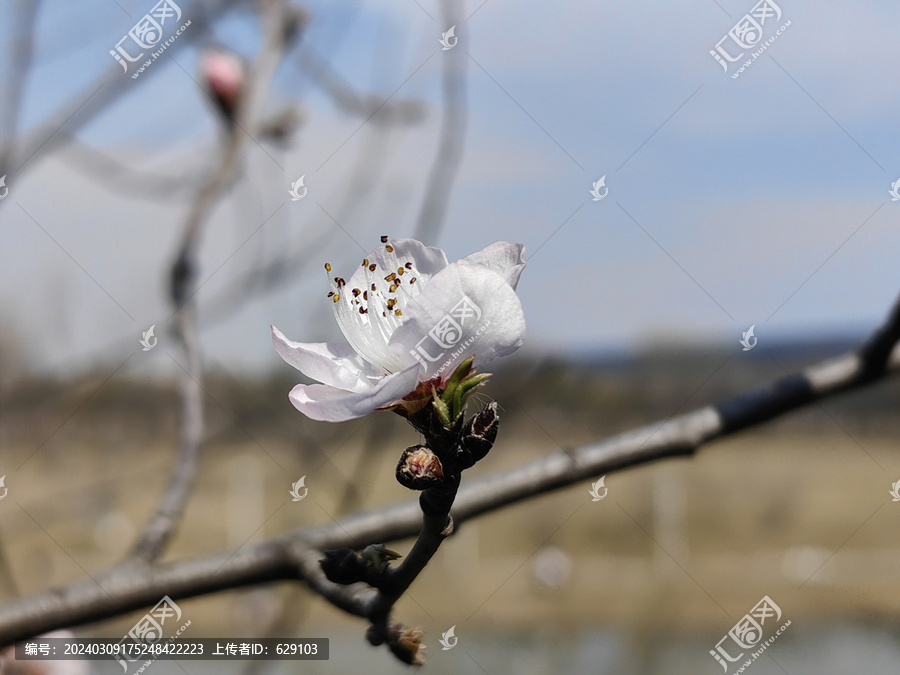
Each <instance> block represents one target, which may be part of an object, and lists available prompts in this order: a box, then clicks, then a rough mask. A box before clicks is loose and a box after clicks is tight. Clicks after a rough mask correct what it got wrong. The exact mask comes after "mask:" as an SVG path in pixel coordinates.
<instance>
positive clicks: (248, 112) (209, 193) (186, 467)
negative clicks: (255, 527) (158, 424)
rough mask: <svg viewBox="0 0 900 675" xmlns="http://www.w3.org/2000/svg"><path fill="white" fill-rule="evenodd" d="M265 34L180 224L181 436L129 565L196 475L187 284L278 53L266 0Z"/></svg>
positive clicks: (278, 27)
mask: <svg viewBox="0 0 900 675" xmlns="http://www.w3.org/2000/svg"><path fill="white" fill-rule="evenodd" d="M263 7H264V9H263V19H264V21H263V24H264V26H265V29H264V30H265V34H264V37H263V44H262V46H261V47H260V51H259V54H258V55H257V57H256V59H255V61H254V63H253V64H252V66H251V67H250V69H249V75H248V78H247V80H248V83H249V85H248V86H249V89H248V90H247V91H245V92H244V94H243V97H242V100H241V101H240V102H239V104H238V105H239V107H238V111H237V115H236V122H235V123H234V124H233V125H232V127H231V128H230V129H229V134H228V136H227V141H226V143H227V145H226V148H225V152H224V153H223V157H222V161H221V163H220V165H219V167H218V169H217V170H216V172H215V174H214V175H213V176H212V178H211V179H210V180H209V181H208V182H207V183H206V184H205V185H204V186H203V187H202V188H201V189H200V191H199V192H198V193H197V197H196V199H195V200H194V202H193V204H192V206H191V210H190V213H189V214H188V216H187V219H186V220H185V224H184V230H183V232H184V234H183V236H182V240H181V245H180V247H179V250H178V254H177V255H176V257H175V261H174V263H173V264H172V268H171V272H170V288H171V301H172V304H173V306H174V308H175V312H174V322H175V333H176V335H177V337H178V338H179V340H180V342H181V344H182V347H183V349H184V353H185V357H186V359H187V367H186V368H182V373H181V376H180V381H181V395H182V399H181V400H182V433H181V446H180V451H179V455H178V459H177V461H176V463H175V466H174V467H173V470H172V475H171V478H170V479H169V484H168V487H167V489H166V492H165V494H164V495H163V498H162V499H161V500H160V503H159V506H158V507H157V510H156V513H155V514H154V515H153V517H152V518H151V520H150V522H149V524H148V525H147V527H146V528H145V529H144V532H143V534H142V536H141V538H140V540H139V541H138V543H137V545H136V546H135V548H134V551H133V553H132V555H131V558H130V562H135V561H137V562H144V563H147V562H152V561H153V560H155V559H156V558H158V557H159V555H160V554H161V553H162V551H163V550H164V548H165V546H166V544H167V543H168V542H169V540H170V539H171V537H172V535H173V534H174V532H175V529H176V528H177V526H178V523H179V521H180V520H181V516H182V514H183V513H184V508H185V506H186V505H187V502H188V499H189V497H190V494H191V488H192V487H193V485H194V481H195V479H196V475H197V465H198V460H199V455H200V448H201V445H202V441H203V429H204V421H203V386H202V383H201V381H202V377H203V374H202V368H201V363H200V345H199V342H198V339H197V325H196V307H195V300H194V292H193V282H194V277H195V275H196V268H197V260H196V259H197V249H198V246H199V240H200V233H201V230H202V227H203V224H204V223H205V222H206V220H207V218H208V216H209V213H210V211H211V210H212V207H213V205H214V203H215V200H216V199H217V198H218V196H219V195H220V193H221V192H222V190H224V189H225V187H226V186H227V185H228V183H229V181H230V180H231V177H232V176H233V174H234V172H235V170H236V169H237V165H238V161H239V159H240V157H241V151H242V149H243V147H244V145H245V143H246V142H247V140H248V136H247V134H246V133H245V132H244V131H243V128H245V126H246V127H249V122H250V120H251V119H253V117H252V115H253V114H254V113H253V112H252V111H254V110H257V109H259V108H261V104H260V102H259V100H258V99H263V98H264V97H265V95H266V93H267V92H268V90H269V85H270V83H271V80H272V77H273V76H274V73H275V68H276V66H277V65H278V62H279V60H280V57H281V54H282V53H283V48H284V42H283V36H284V29H283V25H282V22H281V17H282V3H281V2H280V0H267V1H266V2H264V3H263Z"/></svg>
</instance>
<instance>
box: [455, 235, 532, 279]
mask: <svg viewBox="0 0 900 675" xmlns="http://www.w3.org/2000/svg"><path fill="white" fill-rule="evenodd" d="M459 262H463V263H470V264H475V265H483V266H484V267H487V268H489V269H492V270H493V271H494V272H496V273H497V274H499V275H500V276H501V277H503V278H504V279H506V280H507V281H508V282H509V285H510V286H512V287H513V288H515V287H516V286H517V285H518V283H519V277H520V276H521V275H522V270H524V269H525V246H524V245H522V244H510V243H509V242H508V241H495V242H494V243H493V244H491V245H490V246H486V247H485V248H483V249H482V250H480V251H478V253H473V254H472V255H470V256H466V257H465V258H462V259H461V260H459Z"/></svg>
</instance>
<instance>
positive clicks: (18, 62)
mask: <svg viewBox="0 0 900 675" xmlns="http://www.w3.org/2000/svg"><path fill="white" fill-rule="evenodd" d="M40 6H41V2H40V0H19V1H18V2H17V3H16V12H15V16H14V17H13V20H12V22H11V23H12V24H13V26H14V28H12V29H11V32H12V34H13V35H14V37H13V44H12V49H11V50H10V54H9V56H10V59H9V62H8V64H7V68H6V77H5V78H4V83H5V86H4V87H3V90H2V92H0V131H2V130H3V127H6V133H3V134H0V176H5V175H6V170H7V166H8V165H9V164H10V162H9V157H10V153H11V152H12V148H13V147H14V146H13V139H14V138H15V134H16V128H17V127H18V126H19V112H20V111H21V108H22V89H23V87H24V86H25V80H26V79H27V78H28V72H29V70H30V69H31V59H32V57H33V56H34V39H33V36H34V20H35V17H36V16H37V11H38V9H39V8H40Z"/></svg>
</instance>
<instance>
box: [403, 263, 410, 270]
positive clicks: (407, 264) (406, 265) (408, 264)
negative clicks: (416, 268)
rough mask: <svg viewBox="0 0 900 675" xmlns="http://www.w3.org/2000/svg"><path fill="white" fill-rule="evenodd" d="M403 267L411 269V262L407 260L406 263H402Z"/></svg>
mask: <svg viewBox="0 0 900 675" xmlns="http://www.w3.org/2000/svg"><path fill="white" fill-rule="evenodd" d="M404 267H405V268H406V269H408V270H411V269H412V263H411V262H408V263H406V264H405V265H404Z"/></svg>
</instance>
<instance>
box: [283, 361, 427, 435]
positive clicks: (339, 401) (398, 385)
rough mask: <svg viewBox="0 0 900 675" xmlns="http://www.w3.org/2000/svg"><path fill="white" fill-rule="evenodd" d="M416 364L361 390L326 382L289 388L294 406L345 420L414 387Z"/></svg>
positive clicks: (328, 418)
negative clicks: (348, 389) (347, 389)
mask: <svg viewBox="0 0 900 675" xmlns="http://www.w3.org/2000/svg"><path fill="white" fill-rule="evenodd" d="M417 371H418V368H417V367H416V366H410V367H409V368H406V369H405V370H401V371H400V372H399V373H394V374H393V375H388V376H387V377H384V378H382V379H381V380H379V381H378V382H377V383H376V384H375V385H374V386H372V387H369V388H368V389H366V390H364V391H346V390H344V389H338V388H337V387H331V386H328V385H327V384H298V385H297V386H296V387H294V388H293V389H292V390H291V393H290V399H291V403H293V404H294V407H295V408H297V410H299V411H300V412H302V413H303V414H304V415H306V416H307V417H309V418H311V419H314V420H320V421H323V422H344V421H346V420H352V419H356V418H357V417H362V416H363V415H366V414H368V413H370V412H372V411H373V410H375V409H376V408H382V407H384V406H386V405H389V404H390V403H393V402H394V401H399V400H400V399H401V398H403V397H404V396H406V395H407V394H408V393H409V392H411V391H412V390H413V389H415V388H416V380H417Z"/></svg>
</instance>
